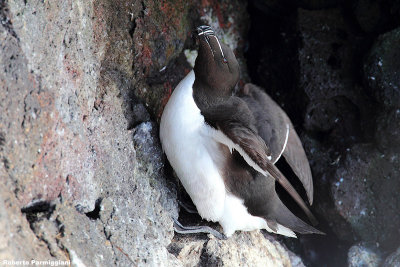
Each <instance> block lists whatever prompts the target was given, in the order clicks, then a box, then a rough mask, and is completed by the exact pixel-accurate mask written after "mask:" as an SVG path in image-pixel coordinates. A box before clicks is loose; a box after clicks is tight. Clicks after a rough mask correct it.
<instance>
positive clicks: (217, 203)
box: [160, 26, 322, 237]
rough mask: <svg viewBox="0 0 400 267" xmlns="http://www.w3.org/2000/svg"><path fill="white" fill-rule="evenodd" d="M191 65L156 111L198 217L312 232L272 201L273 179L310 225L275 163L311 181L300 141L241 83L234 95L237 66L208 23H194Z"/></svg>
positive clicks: (273, 107)
mask: <svg viewBox="0 0 400 267" xmlns="http://www.w3.org/2000/svg"><path fill="white" fill-rule="evenodd" d="M197 39H198V42H199V50H198V56H197V58H196V62H195V66H194V70H192V71H191V72H189V74H188V75H187V76H186V77H185V78H184V79H183V80H182V81H181V82H180V83H179V84H178V86H177V87H176V88H175V90H174V92H173V94H172V95H171V97H170V99H169V101H168V103H167V105H166V106H165V109H164V111H163V114H162V117H161V123H160V139H161V143H162V147H163V150H164V151H165V153H166V155H167V158H168V160H169V162H170V163H171V166H172V167H173V168H174V170H175V172H176V174H177V176H178V177H179V179H180V181H181V182H182V185H183V186H184V188H185V190H186V191H187V193H188V194H189V196H190V197H191V199H192V201H193V203H194V204H195V206H196V208H197V210H198V213H199V214H200V216H201V217H202V218H203V219H206V220H208V221H213V222H219V224H220V225H221V226H222V228H223V231H224V234H225V235H226V236H227V237H229V236H231V235H232V234H233V233H234V232H235V231H237V230H242V231H252V230H256V229H266V230H267V231H269V232H273V233H277V234H282V235H285V236H290V237H295V236H296V235H295V233H294V232H299V233H303V234H310V233H319V234H321V233H322V232H320V231H318V230H317V229H315V228H314V227H312V226H310V225H308V224H307V223H305V222H304V221H302V220H301V219H299V218H298V217H296V216H295V215H294V214H293V213H292V212H290V211H289V209H288V208H287V207H286V206H285V205H284V204H283V203H282V201H281V200H280V199H279V197H278V194H277V193H276V191H275V181H278V182H279V183H280V184H281V185H282V186H283V188H284V189H285V190H286V191H287V192H288V193H289V194H290V195H291V196H292V197H293V198H294V200H295V201H296V202H297V203H298V204H299V206H300V207H301V208H302V209H303V210H304V212H305V213H306V214H307V216H308V218H309V219H310V220H311V221H312V222H313V223H315V222H316V220H315V218H314V216H313V215H312V214H311V212H310V210H309V209H308V207H307V205H306V204H305V203H304V201H303V200H302V198H301V197H300V196H299V194H298V193H297V192H296V191H295V189H294V188H293V187H292V185H291V184H290V183H289V181H288V180H287V179H286V178H285V176H284V175H283V174H282V173H281V172H280V171H279V170H278V169H277V167H276V166H275V165H274V164H275V162H276V161H277V160H278V159H279V158H280V157H281V156H282V155H283V156H284V157H285V159H286V161H287V162H288V164H289V165H290V167H291V168H292V169H293V171H294V173H295V174H296V175H297V176H298V177H299V179H300V180H301V182H302V184H303V185H304V187H305V190H306V193H307V196H308V199H309V202H310V204H312V201H313V184H312V177H311V171H310V166H309V163H308V160H307V157H306V155H305V152H304V149H303V147H302V145H301V143H300V139H299V137H298V136H297V134H296V132H295V131H294V128H293V125H292V123H291V122H290V120H289V118H288V116H287V115H286V114H285V112H284V111H283V110H282V109H281V108H280V107H279V106H278V105H277V104H276V103H275V102H274V101H273V100H272V99H271V98H270V97H268V96H267V95H266V94H265V93H264V92H263V91H262V90H260V89H259V88H258V87H256V86H255V85H252V84H246V85H245V87H244V89H243V90H242V92H241V95H240V96H235V95H233V89H234V87H235V85H236V83H237V82H238V79H239V64H238V62H237V60H236V57H235V55H234V54H233V51H232V50H231V49H230V48H229V47H227V46H226V45H224V44H223V43H220V42H219V40H218V38H217V37H216V35H215V33H214V31H213V30H212V29H211V27H209V26H200V27H198V28H197Z"/></svg>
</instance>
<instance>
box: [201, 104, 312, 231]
mask: <svg viewBox="0 0 400 267" xmlns="http://www.w3.org/2000/svg"><path fill="white" fill-rule="evenodd" d="M202 114H203V115H204V117H205V119H206V121H208V123H209V124H210V125H212V126H213V127H215V128H216V130H217V131H221V132H222V133H224V134H225V136H226V137H227V140H225V141H224V140H222V139H219V141H220V142H221V143H224V142H225V143H224V144H225V145H227V146H228V147H231V146H232V145H231V144H232V143H233V144H234V145H235V146H236V147H234V148H236V150H237V151H238V152H239V153H240V154H241V156H242V157H243V158H244V159H245V160H246V162H247V164H249V165H250V166H252V167H253V168H254V169H255V170H257V171H259V172H261V173H262V174H263V175H265V176H266V175H267V174H270V175H271V176H272V177H273V178H275V179H276V180H277V181H278V182H279V183H280V184H281V185H282V187H283V188H284V189H285V190H286V191H287V192H288V193H289V194H290V195H291V196H292V197H293V199H294V200H295V201H296V202H297V203H298V205H299V206H300V207H301V208H302V209H303V210H304V212H305V213H306V214H307V216H308V217H309V219H310V220H311V222H312V223H313V224H316V223H317V221H316V219H315V217H314V216H313V215H312V213H311V211H310V210H309V209H308V207H307V205H306V204H305V203H304V201H303V199H302V198H301V197H300V195H299V194H298V193H297V192H296V190H295V189H294V188H293V186H292V185H291V184H290V182H289V181H288V180H287V178H286V177H285V176H284V175H283V174H282V173H281V172H280V171H279V170H278V169H277V168H276V167H275V165H274V164H273V163H272V162H271V161H270V160H269V159H268V156H269V155H268V153H269V151H268V148H267V146H266V145H265V142H264V141H263V139H262V138H261V137H260V136H259V135H258V134H257V130H256V128H255V127H254V117H253V116H252V113H251V111H250V110H249V109H248V107H247V104H246V103H245V102H244V101H243V100H241V99H239V98H237V97H231V98H230V99H229V100H228V101H226V102H224V103H223V104H220V105H218V106H213V107H211V108H208V109H203V110H202Z"/></svg>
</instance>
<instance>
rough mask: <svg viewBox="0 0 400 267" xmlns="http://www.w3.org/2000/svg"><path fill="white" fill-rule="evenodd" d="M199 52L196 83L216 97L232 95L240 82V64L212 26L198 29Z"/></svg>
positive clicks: (195, 68) (195, 67)
mask: <svg viewBox="0 0 400 267" xmlns="http://www.w3.org/2000/svg"><path fill="white" fill-rule="evenodd" d="M196 31H197V39H198V42H199V51H198V56H197V58H196V62H195V66H194V72H195V75H196V81H200V82H201V83H202V86H206V87H208V88H209V89H210V90H212V91H213V92H212V93H213V94H214V95H216V96H221V97H222V96H228V95H231V93H232V90H233V89H234V87H235V85H236V83H237V82H238V80H239V63H238V62H237V60H236V57H235V54H234V53H233V51H232V49H230V48H229V47H228V46H226V45H225V44H223V43H220V41H219V40H218V38H217V36H216V35H215V32H214V31H213V30H212V29H211V27H210V26H200V27H197V29H196Z"/></svg>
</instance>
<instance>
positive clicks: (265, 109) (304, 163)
mask: <svg viewBox="0 0 400 267" xmlns="http://www.w3.org/2000/svg"><path fill="white" fill-rule="evenodd" d="M241 99H243V100H244V101H245V102H246V103H247V105H248V106H249V109H250V110H251V112H252V113H253V116H254V117H255V118H256V128H257V131H258V133H259V135H260V136H261V137H262V138H263V140H264V141H265V142H266V144H267V146H268V147H269V148H270V150H271V156H272V162H276V160H277V159H278V158H279V157H280V156H281V154H283V156H284V157H285V160H286V162H287V163H288V164H289V166H290V167H291V168H292V170H293V172H294V173H295V174H296V175H297V177H298V178H299V179H300V181H301V182H302V184H303V186H304V188H305V190H306V193H307V197H308V200H309V202H310V204H312V203H313V194H314V189H313V181H312V175H311V169H310V165H309V163H308V159H307V156H306V153H305V152H304V149H303V146H302V144H301V141H300V139H299V137H298V135H297V133H296V131H295V129H294V127H293V125H292V122H291V121H290V119H289V117H288V116H287V115H286V113H285V112H284V111H283V110H282V109H281V108H280V107H279V105H278V104H277V103H276V102H275V101H273V100H272V99H271V98H270V97H269V96H268V95H267V94H266V93H265V92H264V91H262V90H261V89H260V88H259V87H257V86H255V85H253V84H249V83H248V84H246V85H245V87H244V89H243V91H242V96H241ZM287 129H289V132H288V135H287ZM285 145H286V146H285Z"/></svg>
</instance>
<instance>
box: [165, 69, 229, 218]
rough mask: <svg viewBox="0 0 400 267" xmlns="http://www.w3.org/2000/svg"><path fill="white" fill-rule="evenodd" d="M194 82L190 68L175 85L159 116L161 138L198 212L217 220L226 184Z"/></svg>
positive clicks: (220, 212)
mask: <svg viewBox="0 0 400 267" xmlns="http://www.w3.org/2000/svg"><path fill="white" fill-rule="evenodd" d="M193 82H194V72H193V71H191V72H190V73H189V74H188V75H187V76H186V77H185V78H184V79H183V80H182V81H181V82H180V83H179V84H178V86H177V87H176V88H175V90H174V92H173V94H172V95H171V97H170V99H169V101H168V103H167V105H166V106H165V109H164V112H163V115H162V117H161V123H160V139H161V143H162V147H163V149H164V151H165V154H166V155H167V157H168V160H169V162H170V163H171V165H172V167H173V168H174V170H175V172H176V174H177V175H178V177H179V179H180V180H181V182H182V184H183V186H184V187H185V189H186V191H187V192H188V194H189V195H190V197H191V198H192V200H193V203H194V204H195V205H196V207H197V210H198V211H199V214H200V215H201V216H202V217H203V218H205V219H207V220H211V221H219V220H220V218H221V216H222V214H223V209H224V201H225V186H224V183H223V180H222V178H221V176H220V174H219V172H218V168H217V166H216V165H215V164H214V162H213V159H212V158H211V157H210V154H209V149H212V147H213V146H216V142H214V141H212V140H210V138H208V137H207V136H206V135H207V131H206V129H205V124H204V117H203V116H202V115H201V114H200V110H199V108H198V107H197V106H196V104H195V102H194V100H193V96H192V92H193V89H192V85H193ZM207 141H208V142H207ZM210 141H211V142H210Z"/></svg>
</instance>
